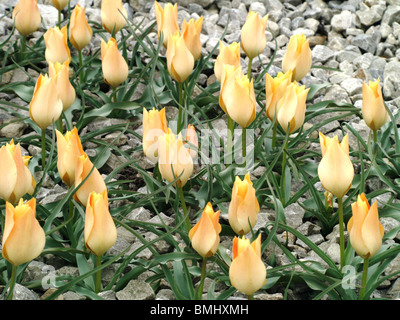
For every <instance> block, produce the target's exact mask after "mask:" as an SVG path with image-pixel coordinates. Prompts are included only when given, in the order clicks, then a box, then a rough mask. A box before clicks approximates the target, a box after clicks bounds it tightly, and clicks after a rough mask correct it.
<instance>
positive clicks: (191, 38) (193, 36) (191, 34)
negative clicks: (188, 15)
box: [182, 16, 203, 61]
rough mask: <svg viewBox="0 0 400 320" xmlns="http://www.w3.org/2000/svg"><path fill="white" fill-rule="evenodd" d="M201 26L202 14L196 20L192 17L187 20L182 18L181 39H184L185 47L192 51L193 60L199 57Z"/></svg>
mask: <svg viewBox="0 0 400 320" xmlns="http://www.w3.org/2000/svg"><path fill="white" fill-rule="evenodd" d="M202 26H203V16H201V17H200V18H199V20H197V21H196V22H195V21H194V19H190V20H189V22H186V20H183V23H182V35H183V39H185V44H186V47H187V48H188V49H189V51H190V52H191V53H192V55H193V58H194V60H195V61H196V60H198V59H200V57H201V49H202V45H201V41H200V34H201V28H202Z"/></svg>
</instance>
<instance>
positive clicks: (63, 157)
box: [56, 127, 85, 187]
mask: <svg viewBox="0 0 400 320" xmlns="http://www.w3.org/2000/svg"><path fill="white" fill-rule="evenodd" d="M56 136H57V153H58V156H57V169H58V174H59V175H60V178H61V179H62V180H63V181H64V182H65V183H66V184H67V185H68V186H69V187H71V186H73V185H74V183H75V174H76V168H77V166H78V160H79V157H80V156H82V155H84V153H85V152H84V151H83V148H82V144H81V140H80V138H79V135H78V130H77V129H76V128H75V127H74V128H73V129H72V130H71V131H67V133H66V134H65V135H63V134H62V133H61V132H60V131H58V130H57V129H56Z"/></svg>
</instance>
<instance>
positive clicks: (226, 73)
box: [219, 64, 243, 116]
mask: <svg viewBox="0 0 400 320" xmlns="http://www.w3.org/2000/svg"><path fill="white" fill-rule="evenodd" d="M242 77H243V71H242V66H241V65H238V66H237V67H235V66H234V65H230V64H224V65H223V69H222V74H221V89H220V94H219V106H220V107H221V109H222V110H224V112H225V113H226V114H227V115H228V116H229V114H228V110H227V109H226V105H225V100H226V101H230V100H229V97H230V96H231V93H232V91H233V90H234V88H235V81H236V79H237V78H242Z"/></svg>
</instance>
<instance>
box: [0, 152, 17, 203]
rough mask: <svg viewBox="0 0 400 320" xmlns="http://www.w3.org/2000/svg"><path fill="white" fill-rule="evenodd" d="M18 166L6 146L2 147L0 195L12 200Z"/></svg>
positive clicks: (0, 155) (0, 157)
mask: <svg viewBox="0 0 400 320" xmlns="http://www.w3.org/2000/svg"><path fill="white" fill-rule="evenodd" d="M17 174H18V171H17V166H16V164H15V162H14V158H13V156H12V154H11V152H10V151H9V150H8V149H7V147H6V146H3V147H1V148H0V177H1V179H0V197H1V198H3V199H4V200H5V201H10V196H11V194H12V193H13V191H14V188H15V185H16V183H17Z"/></svg>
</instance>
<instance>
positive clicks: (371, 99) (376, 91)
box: [361, 79, 388, 130]
mask: <svg viewBox="0 0 400 320" xmlns="http://www.w3.org/2000/svg"><path fill="white" fill-rule="evenodd" d="M362 89H363V90H362V92H363V100H362V107H361V112H362V117H363V119H364V121H365V123H366V124H367V126H368V127H370V128H371V130H379V129H380V128H381V127H382V126H383V125H384V124H385V123H386V121H387V120H388V112H387V110H386V108H385V104H384V102H383V97H382V89H381V86H380V79H378V80H376V81H375V82H372V81H370V82H369V83H368V84H366V83H365V82H364V83H363V87H362Z"/></svg>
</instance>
